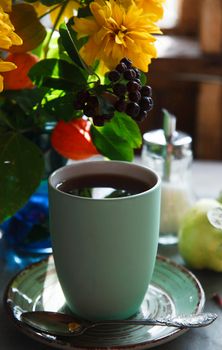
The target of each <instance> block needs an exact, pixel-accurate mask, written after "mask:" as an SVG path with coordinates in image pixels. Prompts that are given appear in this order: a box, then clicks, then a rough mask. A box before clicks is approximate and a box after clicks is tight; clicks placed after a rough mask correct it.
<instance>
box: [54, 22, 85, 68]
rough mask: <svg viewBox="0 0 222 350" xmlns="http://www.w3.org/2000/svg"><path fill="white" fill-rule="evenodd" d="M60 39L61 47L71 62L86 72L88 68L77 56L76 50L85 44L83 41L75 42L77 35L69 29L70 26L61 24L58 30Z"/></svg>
mask: <svg viewBox="0 0 222 350" xmlns="http://www.w3.org/2000/svg"><path fill="white" fill-rule="evenodd" d="M59 33H60V38H61V41H62V45H63V47H64V49H65V50H66V52H67V53H68V55H69V57H70V58H71V60H72V61H73V62H74V63H75V64H76V65H77V67H79V68H81V69H83V70H86V71H88V67H87V66H86V64H85V63H84V62H83V60H82V59H81V58H80V56H79V52H78V50H79V49H80V47H81V46H82V45H83V44H84V43H85V39H82V40H77V35H76V33H75V32H74V30H73V29H72V27H71V24H70V23H68V24H67V25H65V24H62V25H61V26H60V28H59Z"/></svg>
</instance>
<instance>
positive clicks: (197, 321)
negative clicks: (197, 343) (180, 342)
mask: <svg viewBox="0 0 222 350" xmlns="http://www.w3.org/2000/svg"><path fill="white" fill-rule="evenodd" d="M216 318H217V315H216V314H213V313H201V314H198V315H189V316H185V315H180V316H166V317H164V318H157V319H152V318H148V319H144V320H136V319H134V320H130V319H129V320H120V321H100V322H95V325H106V324H122V325H124V324H126V325H147V326H148V325H157V326H169V327H178V328H195V327H204V326H207V325H209V324H211V323H212V322H213V321H214V320H215V319H216Z"/></svg>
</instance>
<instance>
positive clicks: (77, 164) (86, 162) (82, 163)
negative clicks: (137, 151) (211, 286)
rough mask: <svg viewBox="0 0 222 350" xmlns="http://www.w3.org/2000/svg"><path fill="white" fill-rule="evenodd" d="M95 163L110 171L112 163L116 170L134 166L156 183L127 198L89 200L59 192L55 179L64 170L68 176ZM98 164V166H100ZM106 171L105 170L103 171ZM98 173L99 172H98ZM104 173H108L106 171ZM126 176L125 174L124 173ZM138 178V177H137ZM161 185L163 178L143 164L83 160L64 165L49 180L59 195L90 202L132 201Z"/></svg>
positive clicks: (50, 186) (51, 186)
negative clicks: (72, 171)
mask: <svg viewBox="0 0 222 350" xmlns="http://www.w3.org/2000/svg"><path fill="white" fill-rule="evenodd" d="M95 163H98V164H100V165H103V164H104V165H107V169H110V167H109V166H108V165H110V163H112V166H114V167H115V168H116V167H117V166H118V167H119V166H120V167H125V170H126V169H127V168H128V167H131V166H132V165H133V167H134V169H138V170H139V171H140V172H143V174H145V173H146V174H149V176H150V175H151V176H152V178H153V181H154V183H153V184H151V187H150V188H149V189H147V190H146V191H143V192H140V193H137V194H132V195H129V196H125V197H116V198H88V197H81V196H76V195H73V194H70V193H66V192H63V191H61V190H59V189H58V188H57V187H56V186H58V183H60V182H59V181H56V183H53V182H54V181H55V180H54V178H55V177H56V176H57V175H58V174H61V173H63V172H64V170H65V171H66V174H67V173H69V172H71V170H72V168H76V167H82V166H84V167H87V166H90V165H92V164H93V165H95ZM98 164H97V165H98ZM103 170H104V169H103ZM94 173H95V174H96V172H92V174H94ZM97 173H98V171H97ZM104 173H107V172H106V171H105V172H104ZM123 174H124V173H123ZM71 177H73V174H72V176H66V178H65V179H69V178H71ZM135 178H136V177H135ZM160 184H161V178H160V176H159V175H158V173H157V172H156V171H155V170H153V169H151V168H149V167H147V166H145V165H143V164H138V163H135V162H127V161H121V160H81V161H78V162H74V163H71V164H67V165H64V166H62V167H60V168H58V169H56V170H55V171H53V172H52V174H51V175H50V176H49V178H48V186H49V188H52V189H53V190H54V191H56V192H57V193H60V194H63V195H66V196H68V197H75V198H78V199H81V200H90V201H106V202H107V201H117V200H127V199H130V198H137V197H140V196H142V195H144V194H146V193H148V192H149V193H150V192H153V191H155V190H156V188H157V187H160Z"/></svg>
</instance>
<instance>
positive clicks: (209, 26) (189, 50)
mask: <svg viewBox="0 0 222 350" xmlns="http://www.w3.org/2000/svg"><path fill="white" fill-rule="evenodd" d="M179 1H180V7H179V20H178V23H177V25H176V27H174V28H171V29H167V30H164V29H163V32H164V35H163V36H161V37H158V41H159V43H158V47H160V49H159V55H158V59H156V60H153V62H152V64H151V65H150V68H149V72H148V81H149V84H150V85H151V86H152V88H153V97H154V104H155V107H154V109H153V111H152V112H151V113H150V116H149V118H148V119H147V120H146V121H145V122H144V123H143V124H142V125H141V129H142V131H143V132H146V131H147V130H151V129H156V128H160V127H162V111H161V110H162V108H166V109H168V110H169V111H170V112H171V113H173V114H174V115H176V117H177V129H178V130H182V131H185V132H187V133H188V134H190V135H191V136H192V138H193V151H194V156H195V158H198V159H210V160H222V0H195V1H193V0H179Z"/></svg>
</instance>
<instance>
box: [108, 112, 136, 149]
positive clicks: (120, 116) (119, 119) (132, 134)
mask: <svg viewBox="0 0 222 350" xmlns="http://www.w3.org/2000/svg"><path fill="white" fill-rule="evenodd" d="M112 124H113V129H114V130H115V133H116V134H117V135H118V136H119V137H121V138H123V139H124V140H125V141H127V142H128V143H129V145H130V147H132V148H139V147H140V146H141V145H142V136H141V132H140V129H139V127H138V125H137V123H136V122H135V121H134V120H133V119H132V118H131V117H129V116H128V115H127V114H125V113H120V112H115V115H114V117H113V118H112Z"/></svg>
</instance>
